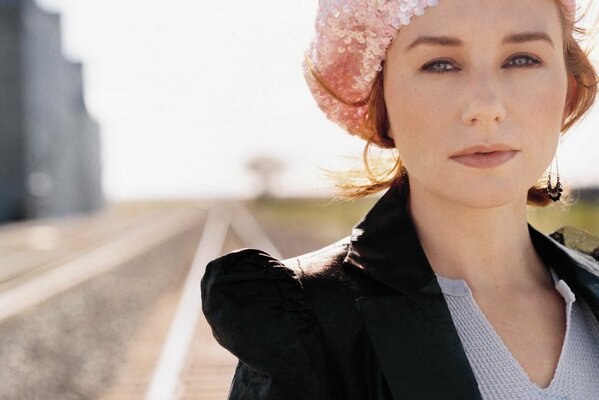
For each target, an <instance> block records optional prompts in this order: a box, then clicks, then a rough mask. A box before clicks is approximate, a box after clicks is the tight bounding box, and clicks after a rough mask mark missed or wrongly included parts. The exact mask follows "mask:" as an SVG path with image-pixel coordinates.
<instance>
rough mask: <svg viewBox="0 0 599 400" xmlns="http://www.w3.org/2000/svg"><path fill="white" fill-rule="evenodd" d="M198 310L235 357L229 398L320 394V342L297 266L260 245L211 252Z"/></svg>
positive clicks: (292, 397) (322, 386) (322, 351)
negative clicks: (221, 253)
mask: <svg viewBox="0 0 599 400" xmlns="http://www.w3.org/2000/svg"><path fill="white" fill-rule="evenodd" d="M200 289H201V296H202V311H203V313H204V315H205V317H206V319H207V321H208V323H209V324H210V326H211V328H212V333H213V336H214V338H215V339H216V340H217V341H218V343H220V345H221V346H223V347H224V348H226V349H227V350H229V351H230V352H231V353H233V354H234V355H235V356H237V357H238V358H239V364H238V366H237V370H236V372H235V377H234V379H233V383H232V385H231V391H230V393H229V396H230V397H229V399H320V398H327V397H326V395H325V392H326V389H325V387H324V386H325V382H323V378H322V377H321V376H320V375H319V367H318V366H319V365H321V364H322V358H323V357H324V351H325V350H324V349H323V347H322V346H323V344H322V342H323V341H322V338H321V336H320V335H321V334H320V327H319V325H318V322H317V320H316V315H315V313H314V310H313V309H312V307H311V304H310V301H309V300H308V298H307V297H306V295H305V293H304V291H303V288H302V283H301V281H300V279H299V277H298V274H297V272H296V271H295V270H293V269H291V268H289V267H288V266H286V265H284V264H283V263H282V262H281V261H279V260H277V259H276V258H274V257H272V256H271V255H269V254H268V253H266V252H264V251H261V250H258V249H241V250H237V251H234V252H231V253H228V254H226V255H224V256H221V257H219V258H216V259H214V260H212V261H211V262H210V263H208V264H207V265H206V270H205V272H204V275H203V277H202V280H201V288H200Z"/></svg>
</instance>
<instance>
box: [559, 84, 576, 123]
mask: <svg viewBox="0 0 599 400" xmlns="http://www.w3.org/2000/svg"><path fill="white" fill-rule="evenodd" d="M577 99H578V83H577V82H576V78H575V77H574V74H572V73H568V91H567V92H566V103H565V105H564V113H563V115H562V125H563V124H564V121H565V120H566V117H567V116H568V115H569V114H570V113H571V112H572V107H573V106H574V104H575V103H576V100H577Z"/></svg>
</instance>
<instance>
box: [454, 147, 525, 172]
mask: <svg viewBox="0 0 599 400" xmlns="http://www.w3.org/2000/svg"><path fill="white" fill-rule="evenodd" d="M517 152H518V150H508V151H492V152H490V153H484V154H479V153H470V154H464V155H460V156H453V157H451V159H452V160H454V161H457V162H459V163H460V164H463V165H466V166H468V167H473V168H493V167H498V166H500V165H503V164H505V163H506V162H508V161H509V160H511V159H512V158H514V156H515V155H516V153H517Z"/></svg>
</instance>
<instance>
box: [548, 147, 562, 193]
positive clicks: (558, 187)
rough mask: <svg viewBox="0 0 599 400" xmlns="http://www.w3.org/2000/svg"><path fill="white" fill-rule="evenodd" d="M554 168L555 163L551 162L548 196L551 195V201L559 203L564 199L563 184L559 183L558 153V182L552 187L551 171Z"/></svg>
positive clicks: (556, 165) (557, 166)
mask: <svg viewBox="0 0 599 400" xmlns="http://www.w3.org/2000/svg"><path fill="white" fill-rule="evenodd" d="M560 139H561V138H560ZM558 145H559V143H558ZM558 147H559V146H558ZM552 168H553V161H551V165H550V167H549V175H548V176H547V194H548V195H549V198H550V199H551V200H553V201H559V199H560V197H562V192H563V189H562V184H561V182H560V181H559V165H558V163H557V151H556V154H555V169H556V171H557V180H556V183H555V186H552V185H551V169H552Z"/></svg>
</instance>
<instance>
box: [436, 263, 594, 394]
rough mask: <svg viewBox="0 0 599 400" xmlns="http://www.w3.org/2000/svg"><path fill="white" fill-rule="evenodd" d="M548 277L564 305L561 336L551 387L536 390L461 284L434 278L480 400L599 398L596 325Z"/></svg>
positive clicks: (589, 313) (557, 282)
mask: <svg viewBox="0 0 599 400" xmlns="http://www.w3.org/2000/svg"><path fill="white" fill-rule="evenodd" d="M551 276H552V277H553V281H554V283H555V288H556V289H557V291H558V292H559V293H560V294H561V295H562V296H563V297H564V300H565V306H566V336H565V340H564V344H563V347H562V351H561V354H560V358H559V362H558V364H557V369H556V371H555V373H554V376H553V378H552V380H551V383H550V384H549V386H548V387H546V388H541V387H540V386H539V385H537V384H536V383H534V382H532V381H531V380H530V379H529V377H528V375H527V374H526V371H524V369H523V368H522V367H521V366H520V364H519V363H518V362H517V361H516V359H515V358H514V357H513V356H512V354H511V353H510V351H509V350H508V348H507V346H506V345H505V344H504V342H503V340H502V339H501V337H500V336H499V335H498V334H497V332H495V330H494V329H493V327H492V326H491V324H490V323H489V321H488V320H487V319H486V317H485V315H484V314H483V312H482V311H481V310H480V308H479V307H478V305H477V304H476V301H475V300H474V297H473V296H472V292H471V291H470V288H469V287H468V284H467V283H466V281H464V280H463V279H449V278H445V277H443V276H440V275H438V274H437V281H438V282H439V286H440V287H441V290H442V291H443V295H444V297H445V300H446V301H447V304H448V306H449V310H450V312H451V316H452V318H453V322H454V324H455V326H456V328H457V331H458V335H459V337H460V339H461V341H462V345H463V347H464V350H465V352H466V355H467V357H468V360H469V361H470V365H471V367H472V370H473V372H474V376H475V377H476V380H477V382H478V387H479V390H480V392H481V394H482V398H483V399H485V400H490V399H501V400H504V399H514V400H515V399H530V400H533V399H534V400H539V399H547V400H549V399H551V400H557V399H560V400H561V399H568V400H578V399H580V400H583V399H584V400H589V399H599V322H598V321H597V319H596V318H595V316H594V315H593V313H592V311H591V309H590V308H589V306H588V305H587V304H586V303H585V302H584V301H583V300H582V298H579V299H578V301H576V296H575V295H574V293H573V292H572V291H571V290H570V288H569V286H568V285H567V284H566V282H565V281H563V280H561V279H559V278H558V276H557V275H556V274H555V272H554V271H553V270H551Z"/></svg>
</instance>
